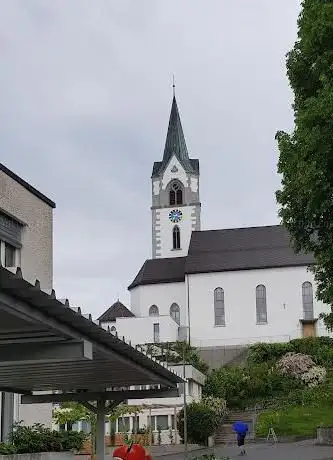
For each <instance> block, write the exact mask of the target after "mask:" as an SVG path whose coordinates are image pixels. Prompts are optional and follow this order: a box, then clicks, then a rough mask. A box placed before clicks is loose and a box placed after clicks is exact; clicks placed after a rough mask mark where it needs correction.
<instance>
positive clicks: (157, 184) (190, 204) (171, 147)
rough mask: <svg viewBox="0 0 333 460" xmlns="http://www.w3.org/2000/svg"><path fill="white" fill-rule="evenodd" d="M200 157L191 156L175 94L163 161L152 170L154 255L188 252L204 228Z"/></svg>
mask: <svg viewBox="0 0 333 460" xmlns="http://www.w3.org/2000/svg"><path fill="white" fill-rule="evenodd" d="M200 206H201V205H200V196H199V160H197V159H193V158H189V155H188V151H187V147H186V142H185V137H184V133H183V128H182V124H181V121H180V116H179V111H178V107H177V101H176V97H175V94H173V99H172V106H171V113H170V119H169V126H168V132H167V136H166V141H165V147H164V154H163V159H162V161H157V162H155V163H154V166H153V173H152V207H151V210H152V228H153V233H152V249H153V251H152V256H153V258H157V257H183V256H186V255H187V251H188V247H189V243H190V238H191V233H192V231H193V230H200Z"/></svg>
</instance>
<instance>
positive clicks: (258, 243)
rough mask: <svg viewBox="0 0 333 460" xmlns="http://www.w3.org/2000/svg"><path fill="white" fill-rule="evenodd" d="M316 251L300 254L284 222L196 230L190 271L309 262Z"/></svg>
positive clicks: (191, 243)
mask: <svg viewBox="0 0 333 460" xmlns="http://www.w3.org/2000/svg"><path fill="white" fill-rule="evenodd" d="M313 263H314V258H313V256H312V254H304V253H299V254H296V253H295V251H294V250H293V248H292V246H291V240H290V234H289V232H288V231H287V229H286V228H285V227H283V226H281V225H271V226H267V227H248V228H233V229H226V230H207V231H197V232H193V233H192V237H191V242H190V247H189V252H188V256H187V260H186V265H185V272H186V273H209V272H220V271H235V270H251V269H253V270H254V269H263V268H279V267H295V266H307V265H311V264H313Z"/></svg>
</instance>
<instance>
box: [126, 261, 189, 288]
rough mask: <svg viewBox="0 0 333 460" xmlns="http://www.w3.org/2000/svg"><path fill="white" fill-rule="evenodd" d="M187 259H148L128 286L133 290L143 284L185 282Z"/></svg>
mask: <svg viewBox="0 0 333 460" xmlns="http://www.w3.org/2000/svg"><path fill="white" fill-rule="evenodd" d="M185 261H186V257H173V258H169V259H148V260H146V262H145V263H144V264H143V265H142V267H141V269H140V271H139V273H138V274H137V275H136V277H135V279H134V281H133V282H132V283H131V284H130V285H129V286H128V289H133V288H135V287H136V286H141V285H143V284H158V283H177V282H180V281H184V280H185Z"/></svg>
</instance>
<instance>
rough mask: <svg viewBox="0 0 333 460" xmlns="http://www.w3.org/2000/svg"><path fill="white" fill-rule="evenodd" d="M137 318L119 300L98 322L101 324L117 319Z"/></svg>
mask: <svg viewBox="0 0 333 460" xmlns="http://www.w3.org/2000/svg"><path fill="white" fill-rule="evenodd" d="M133 316H135V315H134V314H133V313H132V312H131V310H129V309H128V308H127V307H125V305H124V304H123V303H121V302H119V300H117V302H115V303H114V304H113V305H111V307H109V308H108V309H107V310H106V311H105V312H104V313H103V314H102V315H101V316H100V317H99V318H98V321H99V322H101V323H106V322H111V321H115V320H116V319H117V318H131V317H133Z"/></svg>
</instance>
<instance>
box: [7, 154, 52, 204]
mask: <svg viewBox="0 0 333 460" xmlns="http://www.w3.org/2000/svg"><path fill="white" fill-rule="evenodd" d="M0 171H2V172H4V173H5V174H7V176H8V177H10V178H11V179H13V180H14V181H16V182H17V183H18V184H20V185H22V187H24V188H25V189H26V190H28V191H29V192H30V193H32V194H33V195H35V196H36V197H37V198H39V199H40V200H42V201H44V203H46V204H48V205H49V206H51V208H55V207H56V204H55V202H54V201H52V200H50V198H47V196H45V195H43V194H42V193H41V192H39V191H38V190H37V189H35V187H33V186H32V185H30V184H28V182H26V181H25V180H24V179H22V178H21V177H20V176H18V175H17V174H15V173H14V172H13V171H11V170H10V169H8V168H7V167H6V166H5V165H3V164H2V163H0Z"/></svg>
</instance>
